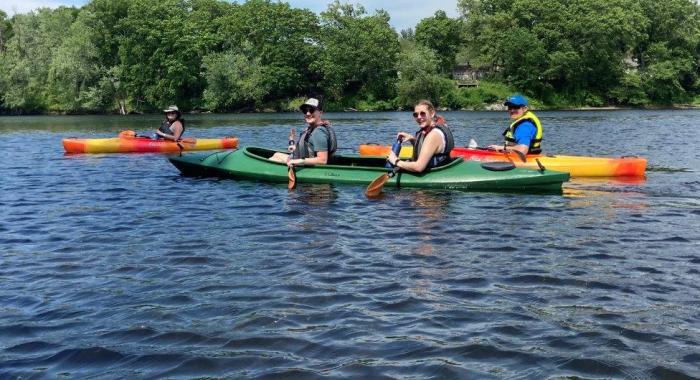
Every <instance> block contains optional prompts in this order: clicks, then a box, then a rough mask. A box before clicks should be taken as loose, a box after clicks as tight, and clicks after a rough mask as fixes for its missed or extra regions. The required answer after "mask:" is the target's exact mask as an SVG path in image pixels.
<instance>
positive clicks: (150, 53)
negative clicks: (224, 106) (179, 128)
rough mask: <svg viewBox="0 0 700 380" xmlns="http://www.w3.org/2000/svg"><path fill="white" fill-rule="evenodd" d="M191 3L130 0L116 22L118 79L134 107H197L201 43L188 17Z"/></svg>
mask: <svg viewBox="0 0 700 380" xmlns="http://www.w3.org/2000/svg"><path fill="white" fill-rule="evenodd" d="M191 6H192V3H191V2H190V1H186V0H160V1H157V2H141V1H132V2H130V3H129V8H128V14H127V16H126V17H125V18H123V19H121V20H119V21H118V28H120V29H121V30H122V34H123V35H122V37H121V38H119V61H120V65H121V66H122V67H121V70H120V71H121V73H122V76H123V77H122V81H123V82H124V86H125V88H126V90H127V92H128V93H129V97H130V100H131V102H132V103H133V104H134V106H135V107H136V108H137V109H145V110H154V109H160V108H161V107H163V105H164V104H172V103H177V104H179V105H180V106H181V107H182V108H184V109H187V108H191V107H196V106H197V105H198V102H199V100H200V99H201V96H202V91H203V87H204V80H203V78H202V77H201V75H200V67H201V50H202V46H201V45H200V40H199V37H200V34H201V33H200V29H199V28H198V26H197V25H196V24H195V23H194V22H193V21H192V20H191V19H190V17H189V16H190V9H191Z"/></svg>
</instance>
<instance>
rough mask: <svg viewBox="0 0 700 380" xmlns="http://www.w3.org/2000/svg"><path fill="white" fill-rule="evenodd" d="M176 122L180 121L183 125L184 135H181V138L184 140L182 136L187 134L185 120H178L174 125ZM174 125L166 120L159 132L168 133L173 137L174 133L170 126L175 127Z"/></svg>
mask: <svg viewBox="0 0 700 380" xmlns="http://www.w3.org/2000/svg"><path fill="white" fill-rule="evenodd" d="M176 121H179V122H180V123H181V124H182V133H181V134H180V138H182V135H184V134H185V120H184V119H179V118H178V119H176V120H174V121H173V123H174V122H176ZM173 123H171V122H170V121H169V120H165V121H164V122H163V124H161V125H160V128H158V130H159V131H161V132H163V133H167V134H169V135H172V134H173V131H171V130H170V126H171V125H173Z"/></svg>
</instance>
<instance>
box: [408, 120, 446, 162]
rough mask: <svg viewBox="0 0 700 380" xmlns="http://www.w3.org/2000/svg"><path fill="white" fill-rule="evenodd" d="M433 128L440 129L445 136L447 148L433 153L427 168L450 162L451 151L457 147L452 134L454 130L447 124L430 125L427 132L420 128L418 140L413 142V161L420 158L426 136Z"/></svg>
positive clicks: (417, 135) (417, 134) (417, 133)
mask: <svg viewBox="0 0 700 380" xmlns="http://www.w3.org/2000/svg"><path fill="white" fill-rule="evenodd" d="M433 128H437V129H439V130H440V131H441V132H442V134H443V135H444V136H445V149H444V150H443V152H442V153H436V154H434V155H433V157H432V158H431V159H430V161H428V166H427V167H426V169H429V168H434V167H436V166H440V165H444V164H446V163H448V162H450V161H451V159H450V152H451V151H452V149H453V148H454V147H455V138H454V136H453V135H452V131H451V130H450V128H449V127H448V126H447V124H443V123H440V124H436V125H435V126H434V127H430V129H429V130H428V131H427V132H426V133H423V129H419V130H418V132H416V142H415V143H414V144H413V161H416V160H418V157H419V156H420V151H421V149H422V148H423V142H424V141H425V138H426V136H428V133H430V131H432V130H433Z"/></svg>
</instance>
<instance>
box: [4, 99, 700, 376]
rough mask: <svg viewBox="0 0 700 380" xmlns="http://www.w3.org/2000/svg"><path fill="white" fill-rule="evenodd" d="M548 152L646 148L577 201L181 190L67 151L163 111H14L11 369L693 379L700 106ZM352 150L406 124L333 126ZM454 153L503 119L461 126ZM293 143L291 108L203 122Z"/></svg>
mask: <svg viewBox="0 0 700 380" xmlns="http://www.w3.org/2000/svg"><path fill="white" fill-rule="evenodd" d="M539 115H540V118H541V119H542V120H543V122H544V123H545V128H546V129H545V144H544V147H545V150H547V151H548V152H553V153H571V154H582V155H623V154H626V155H643V156H645V157H647V158H648V159H649V171H648V175H647V177H646V179H645V180H637V181H611V180H589V181H584V180H574V181H572V182H570V183H567V184H565V189H564V193H563V194H562V195H527V194H497V193H470V192H449V191H415V190H410V189H405V190H398V191H397V190H388V191H387V192H386V196H384V197H383V198H382V199H380V200H367V199H365V197H364V195H363V190H364V189H363V188H361V187H355V186H312V185H300V186H298V188H297V189H296V190H295V191H292V192H289V191H287V188H286V186H285V185H284V184H265V183H255V182H248V181H233V180H218V179H199V178H186V177H181V176H180V175H179V174H178V172H177V170H176V169H175V168H174V167H173V166H172V165H170V164H169V163H168V162H167V160H166V159H165V158H164V157H163V156H160V155H156V154H113V155H72V156H67V155H64V153H63V148H62V146H61V143H60V140H61V138H63V137H68V136H81V137H107V136H112V135H115V134H116V132H118V131H119V130H121V129H136V130H139V131H143V132H146V131H148V130H149V129H155V127H156V126H157V124H158V122H159V116H148V117H144V116H134V117H131V116H129V117H87V116H86V117H19V118H18V117H3V118H0V158H1V160H0V178H1V180H0V210H1V212H0V378H2V379H8V378H10V379H13V378H92V379H111V378H193V377H207V378H277V377H282V378H338V377H350V378H368V379H378V378H436V379H437V378H440V379H442V378H473V379H488V378H566V377H580V378H587V379H590V378H596V379H598V378H642V379H644V378H668V379H682V378H693V377H695V378H697V377H700V281H699V280H700V254H699V253H698V252H699V251H700V244H699V242H700V223H699V221H700V218H699V217H700V196H699V194H700V192H699V190H700V175H698V172H697V170H698V169H699V168H700V149H698V146H699V145H700V140H698V137H697V134H696V133H695V131H696V130H697V124H698V120H700V111H609V112H602V111H595V112H593V111H591V112H540V113H539ZM327 118H329V119H331V120H332V121H333V123H334V126H335V127H336V130H337V134H338V138H339V140H340V141H339V145H340V147H341V152H342V153H351V152H352V151H354V150H355V149H356V147H357V145H358V144H360V143H365V142H385V143H388V142H390V141H391V139H392V135H393V133H394V132H395V131H396V130H398V129H399V128H401V129H404V130H409V131H413V130H414V129H415V127H414V124H413V121H412V120H411V118H410V115H409V114H408V113H375V114H372V113H369V114H364V113H347V114H328V115H327ZM446 118H447V120H448V122H449V123H450V124H451V126H452V127H453V129H454V130H455V135H456V137H457V140H458V143H459V145H464V144H466V143H467V142H468V140H469V139H470V138H475V139H476V140H477V141H478V142H479V143H480V144H482V145H485V144H488V143H494V142H497V141H498V138H499V137H500V133H501V132H502V129H503V128H504V127H505V125H506V124H507V122H508V121H507V117H506V115H505V113H488V112H484V113H478V112H472V113H447V114H446ZM189 119H190V120H189V124H188V125H189V129H188V131H189V133H190V134H191V135H195V136H198V137H214V136H222V135H231V134H234V135H236V136H239V137H240V138H241V142H242V143H243V144H245V145H262V146H272V147H284V146H285V144H286V139H287V133H288V131H289V128H291V127H297V129H298V130H300V129H301V127H302V123H301V117H300V115H298V114H263V115H206V116H191V117H189Z"/></svg>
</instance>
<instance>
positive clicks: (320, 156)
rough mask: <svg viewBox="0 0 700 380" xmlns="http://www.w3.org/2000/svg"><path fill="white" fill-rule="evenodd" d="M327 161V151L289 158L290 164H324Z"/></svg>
mask: <svg viewBox="0 0 700 380" xmlns="http://www.w3.org/2000/svg"><path fill="white" fill-rule="evenodd" d="M327 163H328V152H326V151H323V152H317V153H316V157H311V158H297V159H293V160H289V164H290V165H325V164H327Z"/></svg>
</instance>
